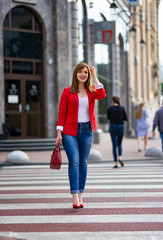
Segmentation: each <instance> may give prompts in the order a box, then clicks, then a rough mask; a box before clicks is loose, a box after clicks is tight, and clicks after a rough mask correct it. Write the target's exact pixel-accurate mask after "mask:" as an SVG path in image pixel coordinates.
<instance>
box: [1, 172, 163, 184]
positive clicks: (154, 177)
mask: <svg viewBox="0 0 163 240" xmlns="http://www.w3.org/2000/svg"><path fill="white" fill-rule="evenodd" d="M67 177H68V175H65V176H49V175H47V176H43V174H41V177H36V176H28V177H27V176H26V177H24V176H16V177H11V176H10V178H9V176H6V177H4V178H0V181H3V182H5V181H6V182H10V181H19V182H21V181H30V182H31V181H36V180H43V179H45V180H55V181H56V180H61V181H63V180H67ZM95 178H96V179H111V180H112V179H115V180H114V181H116V180H117V181H118V179H123V178H125V179H126V180H127V179H128V181H130V180H139V178H141V179H140V181H141V180H143V181H144V180H145V179H150V180H154V181H156V180H157V181H159V182H160V180H161V179H160V178H162V181H163V174H158V175H149V176H148V175H145V174H142V175H141V176H140V175H136V174H135V175H133V174H131V175H127V176H126V175H122V176H119V175H118V176H110V175H108V174H107V175H104V174H103V175H102V176H101V175H99V176H98V175H92V174H90V173H89V175H88V177H87V179H88V180H90V179H93V180H94V179H95ZM151 178H152V179H151ZM1 183H2V182H1Z"/></svg>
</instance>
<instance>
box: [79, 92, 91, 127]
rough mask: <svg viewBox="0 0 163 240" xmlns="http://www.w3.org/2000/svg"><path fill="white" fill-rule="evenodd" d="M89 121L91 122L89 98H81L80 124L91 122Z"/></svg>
mask: <svg viewBox="0 0 163 240" xmlns="http://www.w3.org/2000/svg"><path fill="white" fill-rule="evenodd" d="M89 121H90V114H89V103H88V96H85V97H79V110H78V123H81V122H89Z"/></svg>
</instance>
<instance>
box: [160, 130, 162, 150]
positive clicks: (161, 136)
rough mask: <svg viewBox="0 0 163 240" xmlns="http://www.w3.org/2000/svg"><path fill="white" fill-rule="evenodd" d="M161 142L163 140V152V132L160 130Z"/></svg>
mask: <svg viewBox="0 0 163 240" xmlns="http://www.w3.org/2000/svg"><path fill="white" fill-rule="evenodd" d="M160 137H161V142H162V152H163V132H160Z"/></svg>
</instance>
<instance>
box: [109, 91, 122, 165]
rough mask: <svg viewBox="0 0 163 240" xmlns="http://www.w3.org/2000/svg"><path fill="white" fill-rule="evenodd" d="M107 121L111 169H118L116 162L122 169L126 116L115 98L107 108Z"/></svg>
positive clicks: (118, 99) (118, 100) (115, 97)
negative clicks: (111, 151)
mask: <svg viewBox="0 0 163 240" xmlns="http://www.w3.org/2000/svg"><path fill="white" fill-rule="evenodd" d="M108 119H109V120H110V128H109V132H110V136H111V140H112V145H113V157H114V167H113V168H118V161H119V163H120V165H121V167H123V166H124V163H123V161H122V140H123V136H124V121H127V114H126V112H125V109H124V107H123V106H120V98H119V97H117V96H114V97H112V106H111V107H109V108H108ZM117 148H118V159H117Z"/></svg>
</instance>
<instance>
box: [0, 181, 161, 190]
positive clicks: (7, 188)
mask: <svg viewBox="0 0 163 240" xmlns="http://www.w3.org/2000/svg"><path fill="white" fill-rule="evenodd" d="M162 188H163V185H161V184H160V185H144V184H143V185H87V186H86V189H87V190H89V189H109V190H112V189H140V190H141V189H162ZM58 189H61V190H69V184H68V183H67V185H64V186H62V185H61V186H21V187H19V186H11V187H6V186H5V187H0V191H9V190H11V191H12V190H58Z"/></svg>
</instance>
